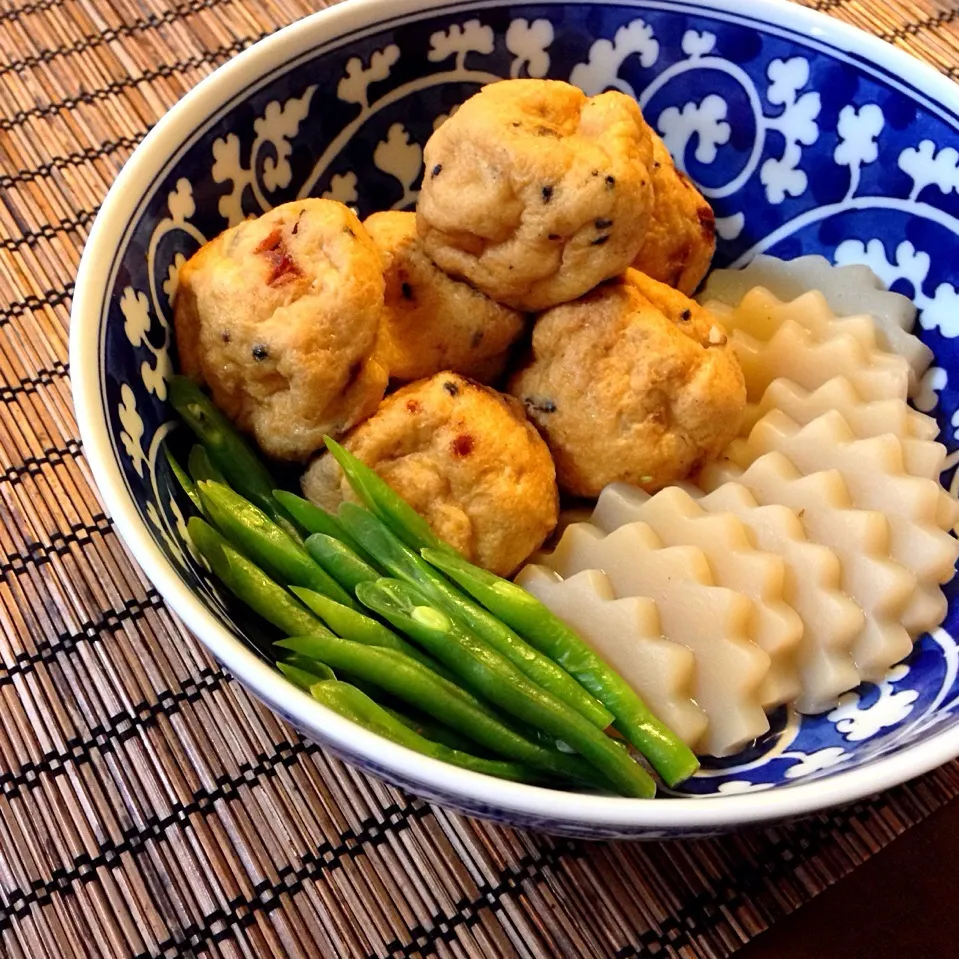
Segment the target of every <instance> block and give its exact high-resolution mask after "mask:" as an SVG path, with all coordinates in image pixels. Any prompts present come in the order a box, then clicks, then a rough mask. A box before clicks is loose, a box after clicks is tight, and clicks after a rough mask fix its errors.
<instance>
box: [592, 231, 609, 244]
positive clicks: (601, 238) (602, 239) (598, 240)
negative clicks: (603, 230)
mask: <svg viewBox="0 0 959 959" xmlns="http://www.w3.org/2000/svg"><path fill="white" fill-rule="evenodd" d="M608 239H609V234H608V233H607V234H606V236H598V237H596V239H595V240H593V242H592V243H590V246H602V245H603V244H604V243H605V242H606V241H607V240H608Z"/></svg>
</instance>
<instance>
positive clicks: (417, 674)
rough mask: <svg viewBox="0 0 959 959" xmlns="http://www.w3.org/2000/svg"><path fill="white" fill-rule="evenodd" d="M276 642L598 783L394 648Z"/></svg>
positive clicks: (581, 766) (526, 758)
mask: <svg viewBox="0 0 959 959" xmlns="http://www.w3.org/2000/svg"><path fill="white" fill-rule="evenodd" d="M276 645H277V646H279V647H281V648H282V649H290V650H292V651H293V652H295V653H299V654H300V655H302V656H306V657H308V658H310V659H318V660H319V661H320V662H323V663H326V664H327V665H329V666H331V667H332V668H333V669H334V670H336V671H340V670H342V671H343V672H346V673H349V674H350V675H351V676H357V677H359V678H360V679H361V680H363V681H364V682H367V683H372V684H373V685H375V686H378V687H379V688H380V689H383V690H386V692H388V693H391V694H392V695H393V696H395V697H396V698H397V699H399V700H402V701H403V702H404V703H408V704H409V705H411V706H414V707H416V708H417V709H421V710H423V712H425V713H428V714H429V715H430V716H432V717H433V718H434V719H438V720H439V721H440V722H443V723H446V724H447V725H448V726H452V728H453V729H455V730H457V731H458V732H461V733H462V734H463V735H464V736H469V738H470V739H473V740H475V741H476V742H478V743H479V744H480V745H482V746H485V747H486V748H487V749H489V750H491V751H492V752H494V753H496V754H497V755H499V756H505V757H506V758H507V759H514V760H517V761H518V762H524V763H527V764H528V765H530V766H535V767H536V768H537V769H541V770H543V771H544V772H547V773H551V774H553V775H556V776H562V777H564V778H566V779H572V780H574V781H576V782H579V783H582V784H586V785H592V786H595V785H598V784H600V777H598V776H597V775H596V773H595V772H593V770H592V769H591V768H590V767H589V765H588V764H587V763H584V762H583V761H582V760H581V759H580V758H579V757H578V756H567V755H564V754H563V753H560V752H556V751H555V750H552V749H546V748H544V747H543V746H539V745H537V744H536V743H533V742H531V741H530V740H529V739H527V738H526V737H524V736H522V735H521V734H520V733H518V732H516V730H514V729H511V728H510V727H509V726H508V725H507V724H506V723H504V722H503V721H502V720H500V719H499V718H498V717H497V716H496V715H495V714H494V713H493V712H492V711H491V710H490V709H489V707H488V706H486V704H485V703H483V702H481V701H480V700H478V699H477V698H476V697H475V696H473V695H472V694H471V693H469V692H467V691H466V690H465V689H461V688H460V687H459V686H457V685H456V684H454V683H451V682H449V680H446V679H443V678H442V677H441V676H437V675H436V673H434V672H433V671H432V670H430V669H427V668H426V667H425V666H423V665H422V664H421V663H418V662H417V661H416V660H415V659H410V658H409V657H408V656H404V655H403V653H399V652H397V651H396V650H395V649H383V648H382V647H379V646H363V645H361V644H360V643H353V642H350V641H349V640H346V639H338V638H337V637H335V636H332V635H328V636H318V635H310V636H295V637H293V638H291V639H283V640H280V642H278V643H277V644H276Z"/></svg>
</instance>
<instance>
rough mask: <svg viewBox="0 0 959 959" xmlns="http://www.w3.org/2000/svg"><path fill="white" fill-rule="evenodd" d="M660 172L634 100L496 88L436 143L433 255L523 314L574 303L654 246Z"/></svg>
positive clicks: (429, 159) (426, 209) (424, 225)
mask: <svg viewBox="0 0 959 959" xmlns="http://www.w3.org/2000/svg"><path fill="white" fill-rule="evenodd" d="M652 162H653V138H652V132H651V131H650V129H649V127H648V126H647V125H646V123H645V121H644V120H643V118H642V114H641V113H640V111H639V107H638V106H637V105H636V102H635V101H634V100H633V99H632V98H631V97H628V96H625V95H624V94H622V93H616V92H611V93H603V94H600V95H599V96H596V97H587V96H586V95H585V94H584V93H583V92H582V91H580V90H578V89H576V87H573V86H570V85H569V84H568V83H562V82H560V81H558V80H508V81H503V82H501V83H493V84H490V85H489V86H486V87H484V88H483V89H482V90H481V91H480V92H479V93H478V94H476V95H475V96H473V97H471V98H470V99H469V100H467V101H466V102H465V103H464V104H463V105H462V106H461V107H460V108H459V110H458V111H457V112H456V113H455V114H453V116H451V117H450V118H449V119H448V120H447V121H446V122H445V123H443V124H442V126H440V127H439V128H438V129H437V130H436V131H435V132H434V133H433V135H432V136H431V137H430V139H429V142H428V143H427V144H426V149H425V156H424V163H425V171H426V172H425V174H424V178H423V187H422V189H421V191H420V195H419V201H418V204H417V210H416V215H417V227H418V229H419V233H420V237H421V238H422V241H423V248H424V249H425V250H426V252H427V253H428V254H429V256H430V257H432V259H433V260H434V261H435V262H436V264H437V265H438V266H439V267H440V268H441V269H443V270H445V271H446V272H447V273H449V274H451V275H452V276H457V277H463V278H465V279H466V280H468V281H469V282H470V283H472V284H473V285H474V286H476V287H478V288H479V289H480V290H482V291H483V292H484V293H486V294H487V295H488V296H490V297H492V298H493V299H494V300H497V301H498V302H500V303H506V304H508V305H509V306H513V307H515V308H516V309H520V310H531V311H535V310H543V309H546V308H547V307H550V306H554V305H555V304H557V303H565V302H567V301H568V300H574V299H576V297H578V296H580V295H582V294H583V293H585V292H586V291H587V290H590V289H592V288H593V287H594V286H595V285H596V284H597V283H599V282H601V281H602V280H605V279H608V278H609V277H612V276H616V274H618V273H619V272H620V271H622V270H623V269H624V268H625V267H626V266H628V265H629V264H630V263H632V261H633V260H634V259H635V257H636V255H637V253H638V252H639V250H640V247H641V246H642V245H643V238H644V237H645V235H646V230H647V227H648V225H649V220H650V213H651V210H652V207H653V186H652V176H651V171H650V167H651V166H652Z"/></svg>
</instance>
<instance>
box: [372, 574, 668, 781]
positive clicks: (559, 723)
mask: <svg viewBox="0 0 959 959" xmlns="http://www.w3.org/2000/svg"><path fill="white" fill-rule="evenodd" d="M356 595H357V598H358V599H359V600H360V602H362V603H364V604H365V605H366V606H369V607H370V609H372V610H374V612H377V613H379V614H380V615H381V616H383V617H384V618H385V619H387V620H388V621H389V622H390V623H392V624H393V625H394V626H395V627H396V628H397V629H400V630H402V631H403V632H404V633H406V635H407V636H409V637H410V638H411V639H414V640H416V642H418V643H419V644H420V645H421V646H423V648H424V649H426V650H427V652H430V653H432V654H433V655H434V656H435V657H436V658H437V659H438V660H439V661H440V662H441V663H443V664H444V665H445V666H446V667H447V668H448V669H450V670H451V671H452V672H454V673H455V674H456V675H457V676H458V677H459V678H460V679H461V680H462V681H463V682H465V683H466V684H467V685H468V686H470V687H471V688H472V690H473V692H475V693H477V694H478V695H481V696H483V697H484V698H485V699H486V700H488V701H489V702H491V703H494V704H495V705H496V706H498V707H499V708H500V709H502V710H504V711H505V712H507V713H509V714H510V715H512V716H516V717H517V718H519V719H520V720H522V721H523V722H526V723H529V724H530V725H532V726H535V727H536V728H538V729H541V730H543V731H544V732H546V733H548V734H549V735H550V736H554V737H556V739H559V740H562V741H563V742H565V743H568V744H569V745H570V746H572V748H573V749H575V750H576V751H577V752H578V753H579V754H580V755H581V756H582V757H583V758H584V759H586V760H587V761H588V762H590V763H592V764H593V766H595V767H596V769H598V770H599V771H600V772H601V773H602V774H603V775H604V776H605V777H606V778H607V779H608V780H609V781H610V782H611V783H612V784H613V785H614V786H615V787H616V789H617V790H618V791H619V792H621V793H622V794H623V795H624V796H632V797H635V798H647V799H648V798H651V797H652V796H654V795H655V793H656V784H655V783H654V782H653V780H652V779H651V778H650V776H649V774H648V773H647V772H646V771H645V770H644V769H643V768H642V766H640V765H639V764H638V763H636V762H634V761H633V760H632V759H631V758H630V757H629V755H628V754H626V753H624V752H623V751H622V750H621V749H618V748H617V747H616V745H615V744H614V743H613V741H612V740H611V739H610V738H609V737H608V736H607V735H606V734H605V733H604V732H602V730H599V729H597V728H596V727H595V726H594V725H592V723H590V722H589V721H588V720H587V719H586V718H585V717H584V716H582V715H581V714H580V713H578V712H576V710H574V709H571V708H570V707H569V706H568V705H567V704H566V703H564V702H562V701H561V700H559V699H557V697H555V696H553V695H552V694H551V693H549V692H547V691H546V690H545V689H542V688H541V687H540V686H537V685H536V683H533V682H530V680H529V679H528V678H527V677H526V676H525V675H523V673H522V672H520V670H519V669H517V668H516V667H515V666H514V665H513V664H512V663H511V662H510V661H509V660H508V659H506V657H505V656H501V655H500V654H499V653H497V652H496V651H495V650H494V649H491V648H490V647H489V646H488V645H487V644H486V643H484V642H483V641H482V640H480V639H478V638H477V637H476V636H473V635H471V634H470V633H469V632H468V631H467V630H465V629H463V628H461V627H460V626H459V625H458V624H457V623H456V621H455V620H454V619H452V618H451V617H449V616H447V615H446V614H445V613H443V612H441V611H440V610H438V609H435V608H434V607H433V606H431V605H429V600H428V599H427V598H426V597H425V596H424V595H423V593H422V592H421V591H420V590H418V589H417V588H416V587H415V586H411V585H410V584H409V583H403V582H400V580H397V579H381V580H378V581H377V582H376V583H364V584H363V585H361V586H359V587H357V590H356Z"/></svg>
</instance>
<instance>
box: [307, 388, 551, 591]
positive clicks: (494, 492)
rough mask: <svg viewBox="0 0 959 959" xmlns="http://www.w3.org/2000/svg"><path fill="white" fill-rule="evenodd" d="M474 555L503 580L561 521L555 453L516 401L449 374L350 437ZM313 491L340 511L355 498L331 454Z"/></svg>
mask: <svg viewBox="0 0 959 959" xmlns="http://www.w3.org/2000/svg"><path fill="white" fill-rule="evenodd" d="M342 442H343V445H344V446H345V447H346V448H347V449H348V450H349V451H350V452H351V453H353V454H354V455H355V456H357V457H359V459H361V460H362V461H363V462H364V463H366V464H367V465H368V466H371V467H372V468H373V469H375V470H376V472H377V473H378V474H379V475H380V476H382V477H383V479H384V480H386V482H387V483H389V484H390V486H392V487H393V489H394V490H396V492H397V493H399V494H400V496H402V497H403V498H404V499H405V500H407V501H408V502H409V503H410V504H411V505H412V506H413V508H414V509H415V510H416V511H417V512H418V513H420V514H421V515H422V516H423V517H425V519H426V521H427V522H428V523H429V524H430V527H431V528H432V529H433V532H434V533H436V535H437V536H440V537H442V538H443V539H444V540H446V541H447V542H449V543H451V544H452V545H453V546H454V547H456V549H458V550H459V551H460V552H461V553H462V554H463V555H464V556H465V557H466V558H467V559H469V560H470V561H471V562H473V563H476V564H478V565H480V566H482V567H484V568H485V569H488V570H490V571H492V572H494V573H499V574H500V575H502V576H507V575H509V574H510V573H512V572H513V571H514V570H515V569H516V568H517V567H518V566H519V565H520V564H521V563H522V562H523V561H524V560H525V559H526V558H527V557H528V556H530V555H531V554H532V553H533V552H535V551H536V550H537V549H538V548H539V547H540V546H541V545H542V543H543V541H544V540H545V539H546V537H547V536H548V535H549V534H550V532H551V531H552V529H553V527H554V526H555V525H556V521H557V517H558V509H559V494H558V492H557V489H556V474H555V471H554V469H553V461H552V459H551V458H550V455H549V450H548V449H547V448H546V444H545V443H544V442H543V440H542V438H541V437H540V435H539V433H537V432H536V429H535V428H534V427H533V426H532V425H531V424H530V423H529V421H528V420H527V419H526V417H525V416H524V415H523V408H522V407H521V406H520V404H518V403H517V402H516V401H515V400H514V399H512V397H508V396H503V395H502V394H500V393H497V392H496V391H495V390H492V389H489V388H488V387H485V386H481V385H480V384H478V383H475V382H473V381H472V380H468V379H466V378H465V377H462V376H458V375H457V374H455V373H448V372H446V373H440V374H438V375H436V376H433V377H431V378H430V379H428V380H421V381H419V382H417V383H411V384H409V385H408V386H405V387H403V388H402V389H400V390H398V391H397V392H396V393H393V394H392V395H391V396H388V397H387V398H386V399H385V400H384V401H383V403H382V404H381V405H380V408H379V409H378V410H377V411H376V413H375V414H374V415H373V416H371V417H370V418H369V419H368V420H367V421H366V422H365V423H361V424H360V425H359V426H357V427H356V428H355V429H354V430H353V431H352V432H351V433H349V434H348V435H347V436H346V437H345V438H344V440H343V441H342ZM303 492H304V495H306V496H307V497H309V499H311V500H313V502H315V503H317V504H318V505H319V506H322V507H324V508H325V509H328V510H335V509H336V508H337V507H338V506H339V504H340V503H341V502H342V501H343V500H345V499H353V496H352V494H351V492H350V488H349V485H348V483H347V481H346V479H345V478H344V476H343V473H342V471H341V470H340V467H339V466H338V465H337V463H336V461H335V460H334V459H333V457H332V456H330V455H329V454H328V453H327V454H323V455H321V456H320V457H319V458H318V459H316V460H315V461H314V463H313V464H312V465H311V466H310V468H309V469H308V470H307V471H306V473H305V474H304V476H303Z"/></svg>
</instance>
